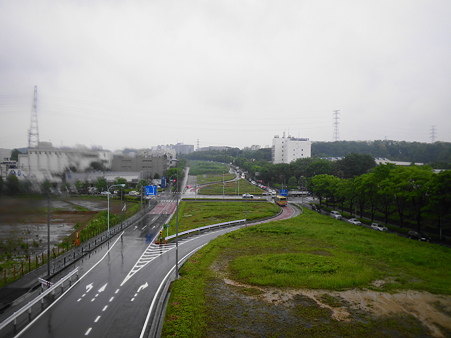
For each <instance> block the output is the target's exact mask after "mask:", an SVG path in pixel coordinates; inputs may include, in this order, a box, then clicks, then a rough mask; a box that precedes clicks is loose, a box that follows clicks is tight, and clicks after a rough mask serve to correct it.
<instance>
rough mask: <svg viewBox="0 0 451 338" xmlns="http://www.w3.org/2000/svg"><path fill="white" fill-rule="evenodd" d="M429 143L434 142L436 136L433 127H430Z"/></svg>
mask: <svg viewBox="0 0 451 338" xmlns="http://www.w3.org/2000/svg"><path fill="white" fill-rule="evenodd" d="M430 134H431V143H434V142H435V137H436V136H437V135H436V133H435V125H434V126H432V127H431V133H430Z"/></svg>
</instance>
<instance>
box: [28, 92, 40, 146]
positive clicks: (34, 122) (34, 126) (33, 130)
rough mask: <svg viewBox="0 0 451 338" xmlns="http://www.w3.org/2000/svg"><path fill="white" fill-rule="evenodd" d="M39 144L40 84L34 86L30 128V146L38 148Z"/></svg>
mask: <svg viewBox="0 0 451 338" xmlns="http://www.w3.org/2000/svg"><path fill="white" fill-rule="evenodd" d="M38 145H39V130H38V86H34V98H33V110H32V111H31V123H30V129H29V130H28V148H36V147H37V146H38Z"/></svg>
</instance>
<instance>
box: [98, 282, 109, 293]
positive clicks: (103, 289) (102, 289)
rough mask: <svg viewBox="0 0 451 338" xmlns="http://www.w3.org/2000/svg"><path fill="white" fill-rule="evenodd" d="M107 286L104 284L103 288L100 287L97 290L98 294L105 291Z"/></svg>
mask: <svg viewBox="0 0 451 338" xmlns="http://www.w3.org/2000/svg"><path fill="white" fill-rule="evenodd" d="M107 285H108V283H106V284H105V285H104V286H102V287H101V288H100V289H99V292H103V291H105V289H106V286H107Z"/></svg>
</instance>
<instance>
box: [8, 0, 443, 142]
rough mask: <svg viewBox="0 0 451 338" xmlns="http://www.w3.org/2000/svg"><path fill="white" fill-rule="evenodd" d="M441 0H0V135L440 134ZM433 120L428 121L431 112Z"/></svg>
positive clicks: (221, 138) (267, 137)
mask: <svg viewBox="0 0 451 338" xmlns="http://www.w3.org/2000/svg"><path fill="white" fill-rule="evenodd" d="M450 18H451V1H449V0H373V1H366V0H354V1H351V0H340V1H337V0H330V1H321V0H315V1H313V0H308V1H307V0H305V1H303V0H297V1H283V0H274V1H266V0H254V1H250V0H236V1H234V0H204V1H181V0H180V1H171V0H161V1H160V0H158V1H150V0H149V1H144V0H143V1H130V0H127V1H125V0H124V1H121V0H115V1H113V0H105V1H101V0H98V1H88V0H86V1H83V0H79V1H75V0H74V1H69V0H67V1H40V0H32V1H31V0H30V1H21V0H14V1H12V0H11V1H7V0H0V118H1V119H0V148H16V147H26V146H27V145H28V130H29V128H30V121H31V112H32V102H33V90H34V86H35V85H37V88H38V125H39V138H40V141H51V142H52V143H53V144H54V145H55V146H61V145H63V146H75V145H76V144H84V145H87V146H93V145H96V146H102V147H103V148H104V149H110V150H117V149H123V148H125V147H134V148H146V147H151V146H155V145H159V144H175V143H178V142H180V143H185V144H193V145H195V146H196V147H197V144H199V146H201V147H203V146H210V145H211V146H217V145H227V146H233V147H239V148H242V147H246V146H251V145H254V144H256V145H261V146H266V145H271V143H272V138H273V137H274V135H280V136H282V135H283V133H284V132H285V135H286V136H288V135H291V136H295V137H306V138H310V139H311V140H312V141H333V139H334V128H335V125H334V114H333V111H334V110H340V115H339V118H340V119H339V138H340V140H348V141H351V140H383V139H389V140H405V141H419V142H431V132H432V130H433V128H434V131H435V140H437V141H446V142H451V19H450ZM433 126H435V127H433Z"/></svg>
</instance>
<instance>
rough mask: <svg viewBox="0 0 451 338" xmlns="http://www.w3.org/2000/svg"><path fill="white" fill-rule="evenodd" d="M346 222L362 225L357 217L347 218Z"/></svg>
mask: <svg viewBox="0 0 451 338" xmlns="http://www.w3.org/2000/svg"><path fill="white" fill-rule="evenodd" d="M348 222H349V223H351V224H354V225H362V222H360V221H359V220H358V219H357V218H350V219H348Z"/></svg>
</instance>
